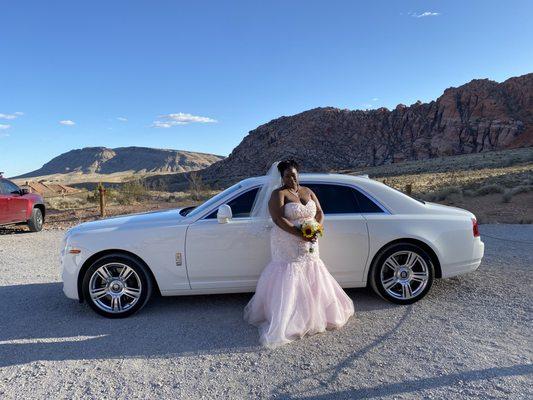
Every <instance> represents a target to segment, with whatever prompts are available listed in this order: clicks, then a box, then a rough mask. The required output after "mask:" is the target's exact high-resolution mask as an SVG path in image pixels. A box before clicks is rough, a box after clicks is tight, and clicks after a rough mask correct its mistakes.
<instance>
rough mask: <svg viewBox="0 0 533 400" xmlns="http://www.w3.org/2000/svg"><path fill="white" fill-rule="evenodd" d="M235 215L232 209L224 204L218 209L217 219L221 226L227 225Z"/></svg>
mask: <svg viewBox="0 0 533 400" xmlns="http://www.w3.org/2000/svg"><path fill="white" fill-rule="evenodd" d="M232 217H233V213H232V212H231V207H230V206H228V205H227V204H222V205H221V206H220V207H218V211H217V219H218V223H219V224H227V223H228V222H230V221H231V218H232Z"/></svg>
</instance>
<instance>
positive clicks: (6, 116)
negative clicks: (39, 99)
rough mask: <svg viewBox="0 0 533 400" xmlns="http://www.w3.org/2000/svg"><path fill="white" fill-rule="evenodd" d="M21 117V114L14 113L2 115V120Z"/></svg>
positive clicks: (0, 115) (0, 116) (0, 117)
mask: <svg viewBox="0 0 533 400" xmlns="http://www.w3.org/2000/svg"><path fill="white" fill-rule="evenodd" d="M18 116H19V114H17V113H14V114H2V113H0V119H10V120H11V119H16V118H17V117H18Z"/></svg>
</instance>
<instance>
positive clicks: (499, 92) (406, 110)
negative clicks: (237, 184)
mask: <svg viewBox="0 0 533 400" xmlns="http://www.w3.org/2000/svg"><path fill="white" fill-rule="evenodd" d="M532 145H533V73H531V74H527V75H523V76H520V77H516V78H511V79H508V80H506V81H505V82H502V83H497V82H494V81H491V80H488V79H476V80H473V81H471V82H469V83H467V84H465V85H462V86H460V87H457V88H449V89H446V90H445V91H444V93H443V94H442V96H440V97H439V98H438V99H437V100H435V101H432V102H430V103H421V102H417V103H415V104H412V105H411V106H405V105H401V104H400V105H398V106H397V107H396V108H395V109H394V110H388V109H386V108H381V109H377V110H367V111H360V110H355V111H352V110H340V109H337V108H332V107H326V108H316V109H313V110H309V111H305V112H302V113H300V114H297V115H293V116H290V117H281V118H278V119H275V120H273V121H271V122H269V123H267V124H264V125H261V126H259V127H258V128H257V129H254V130H253V131H251V132H250V133H249V134H248V135H247V136H246V137H245V138H244V139H243V141H242V142H241V143H240V144H239V145H238V146H237V147H236V148H235V149H234V150H233V151H232V152H231V154H230V155H229V156H228V157H227V158H225V159H223V160H221V161H218V162H216V163H214V164H212V165H210V166H208V167H207V168H206V169H204V170H202V172H201V174H202V177H203V179H204V181H208V182H210V183H211V184H212V185H215V186H219V185H226V184H227V183H229V182H232V181H236V180H238V179H241V178H244V177H248V176H253V175H261V174H264V173H265V171H266V170H267V168H268V166H269V165H270V164H271V163H272V162H273V161H275V160H279V159H283V158H287V157H292V158H295V159H297V160H298V161H299V162H301V164H302V167H303V170H305V171H332V170H338V169H348V168H357V167H362V166H374V165H381V164H389V163H395V162H400V161H403V160H418V159H426V158H432V157H440V156H447V155H456V154H464V153H477V152H485V151H491V150H500V149H506V148H515V147H527V146H532ZM169 179H171V181H170V182H168V183H176V184H179V182H180V181H181V182H182V181H183V177H179V176H174V177H173V178H169ZM172 179H173V180H172Z"/></svg>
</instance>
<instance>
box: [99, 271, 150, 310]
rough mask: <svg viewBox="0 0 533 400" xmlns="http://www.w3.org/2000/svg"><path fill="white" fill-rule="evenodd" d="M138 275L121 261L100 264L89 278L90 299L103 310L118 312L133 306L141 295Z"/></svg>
mask: <svg viewBox="0 0 533 400" xmlns="http://www.w3.org/2000/svg"><path fill="white" fill-rule="evenodd" d="M141 291H142V284H141V279H140V278H139V275H138V274H137V273H136V272H135V271H134V270H133V269H132V268H130V267H129V266H127V265H126V264H122V263H110V264H105V265H102V266H101V267H100V268H98V269H97V270H96V271H95V272H94V273H93V274H92V276H91V279H90V280H89V294H90V296H91V300H92V301H93V303H94V304H96V306H97V307H98V308H100V309H101V310H103V311H106V312H110V313H114V314H119V313H122V312H124V311H127V310H129V309H130V308H131V307H133V306H134V305H135V304H136V303H137V301H139V298H140V297H141Z"/></svg>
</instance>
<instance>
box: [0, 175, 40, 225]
mask: <svg viewBox="0 0 533 400" xmlns="http://www.w3.org/2000/svg"><path fill="white" fill-rule="evenodd" d="M45 215H46V208H45V207H44V201H43V198H42V197H41V196H39V195H38V194H35V193H30V192H29V191H28V190H27V189H21V188H19V187H18V186H17V185H15V184H14V183H13V182H11V181H10V180H8V179H5V178H3V177H2V173H0V226H1V225H11V224H27V225H28V227H29V228H30V231H32V232H38V231H40V230H41V229H43V224H44V217H45Z"/></svg>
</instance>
